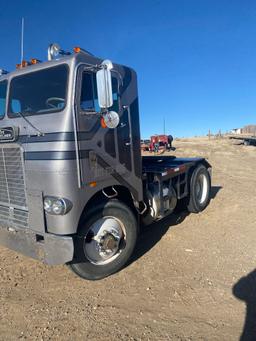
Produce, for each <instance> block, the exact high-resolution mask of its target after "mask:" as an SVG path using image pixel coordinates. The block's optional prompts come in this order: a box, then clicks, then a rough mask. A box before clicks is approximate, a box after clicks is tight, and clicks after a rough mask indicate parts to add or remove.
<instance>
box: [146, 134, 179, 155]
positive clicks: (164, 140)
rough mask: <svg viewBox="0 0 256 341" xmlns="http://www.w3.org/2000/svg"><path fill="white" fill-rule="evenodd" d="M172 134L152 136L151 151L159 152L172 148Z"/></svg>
mask: <svg viewBox="0 0 256 341" xmlns="http://www.w3.org/2000/svg"><path fill="white" fill-rule="evenodd" d="M172 141H173V137H172V135H153V136H151V138H150V145H149V150H150V151H151V152H158V151H160V150H163V151H165V150H166V151H170V150H172Z"/></svg>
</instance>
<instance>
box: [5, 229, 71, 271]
mask: <svg viewBox="0 0 256 341" xmlns="http://www.w3.org/2000/svg"><path fill="white" fill-rule="evenodd" d="M0 245H3V246H5V247H7V248H9V249H11V250H14V251H17V252H19V253H22V254H23V255H25V256H27V257H30V258H34V259H38V260H40V261H41V262H43V263H45V264H49V265H57V264H65V263H68V262H70V261H71V260H72V259H73V256H74V242H73V238H72V237H70V236H58V235H54V234H50V233H44V234H41V233H40V234H37V233H36V232H33V231H32V230H29V229H18V228H3V227H0Z"/></svg>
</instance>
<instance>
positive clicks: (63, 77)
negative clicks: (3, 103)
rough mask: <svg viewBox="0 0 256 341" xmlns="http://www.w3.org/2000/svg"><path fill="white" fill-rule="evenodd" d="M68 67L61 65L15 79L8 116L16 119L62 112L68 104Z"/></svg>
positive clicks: (12, 85)
mask: <svg viewBox="0 0 256 341" xmlns="http://www.w3.org/2000/svg"><path fill="white" fill-rule="evenodd" d="M67 79H68V67H67V66H66V65H59V66H56V67H52V68H49V69H45V70H41V71H36V72H31V73H28V74H26V75H23V76H18V77H15V78H13V80H12V81H11V84H10V95H9V105H8V115H9V116H11V117H14V116H15V117H16V116H17V115H18V113H19V112H22V113H23V114H24V115H26V116H27V115H38V114H46V113H50V112H56V111H61V110H63V109H64V107H65V104H66V90H67Z"/></svg>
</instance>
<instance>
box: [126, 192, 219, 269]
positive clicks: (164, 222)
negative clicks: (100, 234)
mask: <svg viewBox="0 0 256 341" xmlns="http://www.w3.org/2000/svg"><path fill="white" fill-rule="evenodd" d="M221 189H222V187H221V186H212V187H211V194H210V195H211V200H213V199H215V197H216V196H217V194H218V192H219V191H220V190H221ZM189 214H190V213H189V212H188V211H187V210H185V209H184V207H179V208H178V210H177V211H176V212H175V213H173V214H171V215H169V216H167V217H166V218H163V219H161V220H160V221H157V222H155V223H153V224H150V225H148V226H141V233H140V237H139V240H138V242H137V246H136V249H135V252H134V254H133V256H132V257H131V259H130V261H129V262H128V264H127V266H128V265H130V264H131V263H133V262H135V261H136V260H137V259H139V258H140V257H142V256H143V255H144V254H146V253H147V252H148V251H149V250H151V249H152V248H153V247H154V246H155V245H156V244H157V243H158V242H159V241H160V240H161V238H162V237H163V236H164V235H165V234H166V232H167V231H168V230H169V229H170V228H172V227H173V226H176V225H178V224H181V223H182V222H183V221H184V220H185V219H186V218H187V217H188V216H189Z"/></svg>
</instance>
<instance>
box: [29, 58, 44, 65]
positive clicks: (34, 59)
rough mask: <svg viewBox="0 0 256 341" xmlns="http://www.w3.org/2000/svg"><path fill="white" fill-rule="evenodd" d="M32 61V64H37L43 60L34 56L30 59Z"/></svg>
mask: <svg viewBox="0 0 256 341" xmlns="http://www.w3.org/2000/svg"><path fill="white" fill-rule="evenodd" d="M30 63H31V64H32V65H35V64H38V63H41V60H39V59H36V58H32V59H31V60H30Z"/></svg>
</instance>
